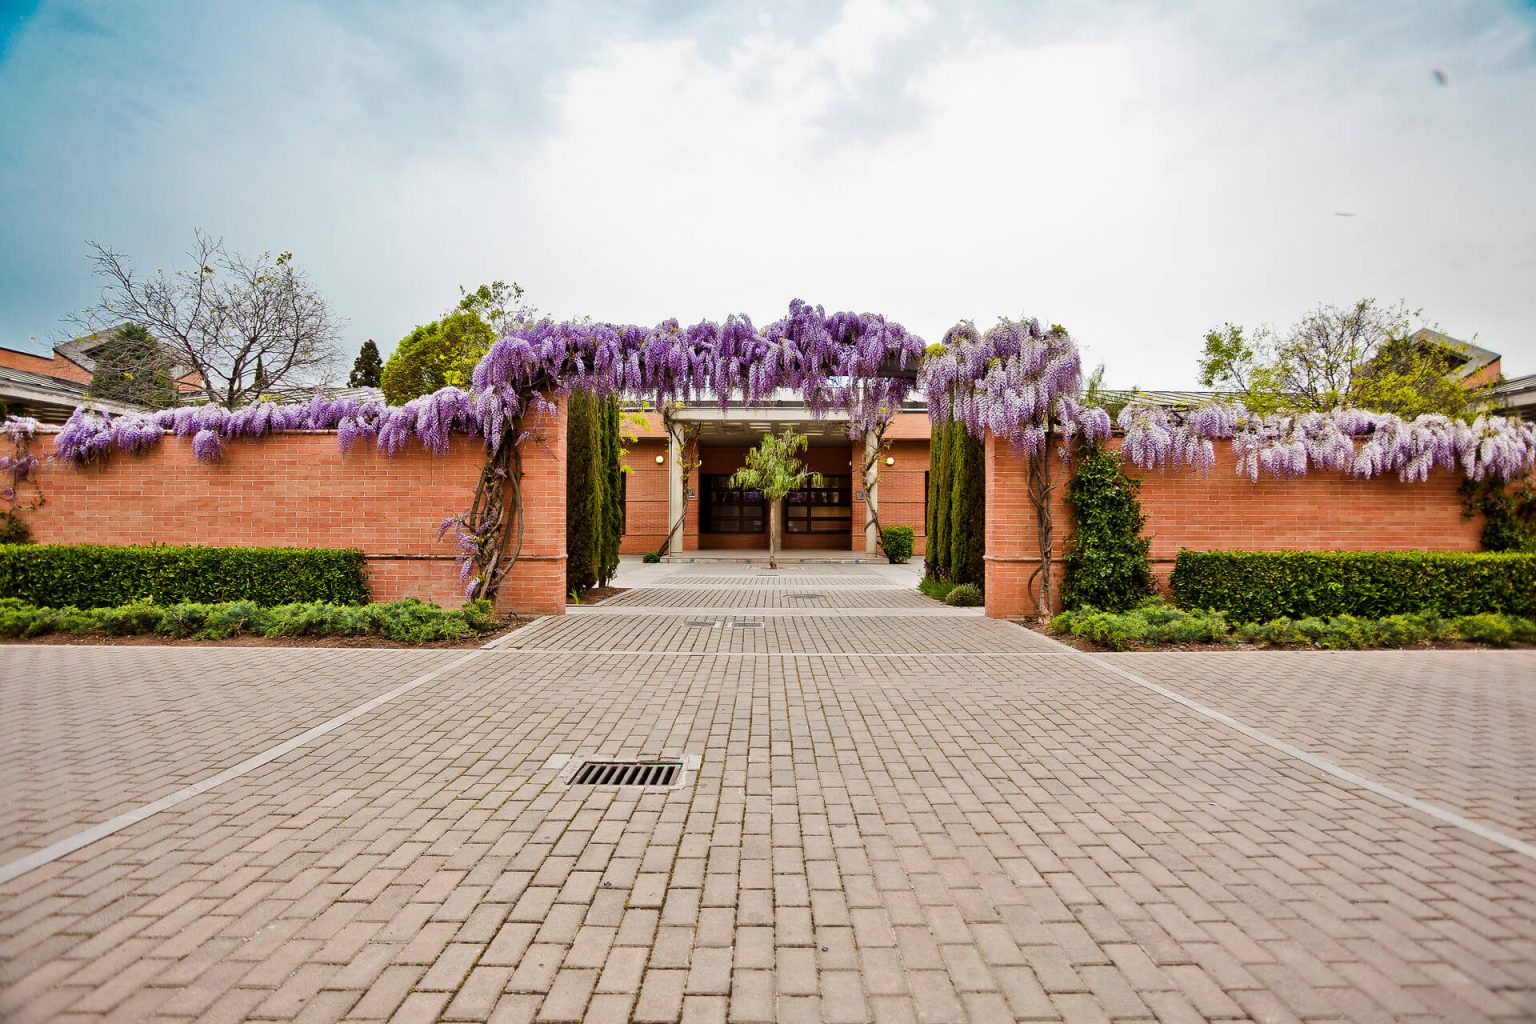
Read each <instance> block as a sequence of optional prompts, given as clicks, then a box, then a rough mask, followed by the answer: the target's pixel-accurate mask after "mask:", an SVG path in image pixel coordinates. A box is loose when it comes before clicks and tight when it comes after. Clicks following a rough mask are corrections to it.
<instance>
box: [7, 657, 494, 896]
mask: <svg viewBox="0 0 1536 1024" xmlns="http://www.w3.org/2000/svg"><path fill="white" fill-rule="evenodd" d="M484 653H485V648H482V647H476V648H474V649H472V650H469V651H466V652H465V653H464V654H461V655H460V656H459V657H457V658H455V659H453V660H452V661H450V662H448V663H447V664H445V665H440V666H439V667H437V668H435V669H433V670H432V671H431V672H426V673H423V674H422V675H419V676H417V677H416V678H414V679H412V680H410V681H409V682H405V683H401V684H400V685H399V686H397V687H395V688H394V689H393V690H390V691H389V692H388V693H381V694H379V695H378V696H377V697H374V698H372V699H371V700H366V701H364V702H363V703H361V704H359V705H357V707H355V708H352V709H351V710H348V711H343V712H342V713H341V714H339V715H337V716H336V717H335V718H331V719H327V720H326V721H324V722H321V723H320V724H319V725H317V726H315V727H314V728H312V729H306V730H304V731H303V732H301V733H299V734H298V735H297V736H294V737H292V738H291V739H287V740H284V741H283V742H282V743H279V744H278V745H277V746H275V747H269V748H267V749H266V750H263V751H262V752H261V753H259V754H257V755H255V756H254V757H248V758H246V759H245V760H244V761H241V762H240V763H239V764H237V765H235V766H233V767H231V768H226V769H224V770H223V771H221V772H219V773H218V774H217V775H210V776H208V777H207V778H206V779H203V780H201V781H199V782H194V783H192V785H190V786H183V787H182V788H181V789H178V790H177V791H176V792H174V793H172V794H170V795H169V796H163V797H161V798H160V799H159V800H155V801H152V802H150V803H147V804H144V805H143V806H142V807H135V808H134V809H133V810H131V811H126V812H124V813H122V814H119V815H118V816H117V817H115V818H109V819H107V820H106V821H104V822H102V823H101V824H99V825H93V826H91V827H90V828H88V829H86V830H85V831H83V832H76V833H75V834H74V835H72V836H69V837H67V838H64V839H60V840H59V841H58V842H56V843H51V844H49V845H48V846H45V847H43V848H42V849H41V850H36V851H33V852H32V853H29V854H27V855H26V856H25V857H23V858H21V859H20V860H13V861H11V862H10V863H9V864H0V885H4V884H5V883H6V882H9V881H11V880H12V879H14V878H19V877H21V876H22V875H24V874H26V873H27V872H28V871H35V870H37V869H38V868H40V867H42V866H43V865H45V864H51V863H52V862H53V861H56V860H58V859H59V858H60V857H63V856H66V855H68V854H71V853H74V852H75V851H76V850H79V849H82V848H84V847H87V846H89V845H91V844H92V843H94V842H97V841H98V840H101V839H105V838H106V837H107V836H110V835H112V834H113V833H116V832H121V831H122V830H123V829H125V828H127V827H128V826H130V825H136V824H138V823H139V822H141V821H143V820H144V819H145V818H148V817H151V816H153V815H156V814H159V813H160V812H161V811H166V810H170V809H171V808H172V807H175V806H176V805H177V804H181V803H185V802H186V801H188V800H190V799H192V798H193V797H195V796H198V795H199V794H202V793H206V792H208V791H209V790H210V789H213V788H214V787H215V786H222V785H223V784H224V783H226V782H229V781H231V780H233V779H238V778H240V776H242V775H249V774H250V773H251V772H253V771H255V770H256V769H258V768H260V767H262V766H263V765H267V764H271V763H272V762H273V761H275V760H277V759H278V758H280V757H282V756H283V755H284V754H286V753H289V752H290V751H293V750H296V749H298V748H299V747H302V746H304V744H306V743H309V742H310V741H311V740H317V739H319V738H320V737H321V736H324V735H326V734H327V733H331V732H335V731H336V730H337V729H340V728H341V727H342V726H344V725H346V724H347V723H348V722H350V721H352V720H353V719H355V718H358V717H360V716H362V715H366V714H367V713H368V712H370V711H372V710H373V709H374V708H376V707H378V706H379V705H381V704H387V703H389V702H390V701H392V700H394V699H395V698H396V697H400V696H403V695H404V694H407V693H410V692H411V691H412V690H414V689H416V688H417V687H418V686H424V685H425V684H427V683H430V682H431V681H432V680H434V679H436V678H437V677H438V676H440V675H442V674H443V673H444V672H448V671H450V670H451V669H455V668H458V667H459V666H460V665H462V664H464V663H465V662H466V661H469V660H470V659H471V658H474V657H476V656H477V655H480V654H484Z"/></svg>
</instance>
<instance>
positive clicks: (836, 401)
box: [472, 299, 923, 430]
mask: <svg viewBox="0 0 1536 1024" xmlns="http://www.w3.org/2000/svg"><path fill="white" fill-rule="evenodd" d="M922 355H923V340H922V339H921V338H919V337H917V336H916V335H914V334H910V333H909V332H908V331H907V330H906V329H905V328H903V327H902V326H901V325H900V324H897V323H893V322H891V321H889V320H886V319H885V318H884V317H882V316H879V315H876V314H870V313H865V314H858V313H834V314H832V315H830V316H828V315H827V314H826V313H825V312H824V311H823V310H822V308H821V307H820V306H812V305H809V304H808V303H805V302H801V301H800V300H798V299H797V300H795V301H794V302H792V303H790V307H789V315H787V316H785V317H783V318H782V319H779V320H776V321H774V322H773V323H771V324H769V325H768V326H767V327H766V328H764V329H763V330H761V331H759V330H758V329H757V328H756V327H754V326H753V324H752V321H751V320H750V319H749V318H747V317H745V316H731V317H727V318H726V319H725V321H724V322H723V323H716V322H714V321H711V320H703V321H700V322H699V323H696V324H693V325H692V326H690V327H682V326H680V325H679V324H678V323H677V321H675V320H667V321H664V322H663V323H661V324H658V325H657V326H656V327H653V328H650V329H645V328H641V327H635V326H632V325H628V326H626V325H616V324H604V323H572V322H556V321H550V320H544V321H540V322H538V323H535V324H531V325H526V326H522V327H519V328H517V329H515V330H513V331H511V332H509V333H508V334H507V335H506V336H504V337H503V338H501V340H499V341H498V342H496V344H495V345H493V346H492V347H491V350H490V351H489V352H487V353H486V355H485V358H484V359H482V360H481V361H480V364H479V365H478V366H477V367H476V368H475V373H474V378H473V385H472V390H473V392H474V393H475V395H476V396H477V397H476V401H477V402H478V403H479V408H480V412H481V415H482V416H483V417H484V418H485V420H486V421H487V423H488V424H489V423H494V422H496V421H497V419H498V417H499V416H500V415H501V414H502V413H501V410H500V409H499V408H498V407H499V406H500V405H502V404H505V405H507V406H508V407H515V406H516V404H517V403H518V401H519V396H521V395H526V394H529V393H530V392H533V391H537V390H538V387H539V385H540V383H541V382H549V381H555V382H558V383H559V384H560V385H561V386H565V387H572V388H577V389H580V390H583V391H587V392H590V393H592V394H595V395H599V396H604V395H612V394H626V395H630V396H632V397H638V398H646V399H650V400H652V401H655V402H656V403H657V404H658V405H662V404H667V403H670V402H675V401H688V400H693V399H698V398H702V397H704V396H712V397H713V398H714V399H715V400H716V401H718V402H719V403H720V405H721V407H722V408H724V407H725V406H728V405H730V404H731V403H732V402H739V403H740V404H742V405H746V406H753V405H757V404H760V403H761V402H763V401H766V400H768V399H770V398H772V397H773V396H774V394H775V392H777V391H778V390H779V389H781V388H785V389H791V390H794V391H798V392H799V393H800V394H801V395H802V396H803V397H804V399H805V402H806V404H807V405H808V406H809V407H810V409H811V411H812V412H813V413H815V414H817V415H826V414H829V413H833V412H845V413H847V414H848V415H849V417H850V420H852V421H853V423H852V427H853V429H855V430H858V429H860V428H862V427H864V426H867V425H872V422H873V419H874V418H875V417H876V416H877V415H878V412H879V410H880V409H881V408H885V407H893V406H894V407H899V406H900V404H901V402H902V401H903V400H904V399H905V398H906V396H907V394H908V392H909V391H910V390H911V387H912V381H911V380H909V379H903V378H901V377H890V376H885V375H884V374H883V373H882V367H883V366H885V365H887V364H892V365H894V366H896V367H898V368H902V369H905V368H907V367H909V366H910V367H911V368H913V369H914V370H915V368H916V366H917V364H918V362H919V361H920V360H921V359H922Z"/></svg>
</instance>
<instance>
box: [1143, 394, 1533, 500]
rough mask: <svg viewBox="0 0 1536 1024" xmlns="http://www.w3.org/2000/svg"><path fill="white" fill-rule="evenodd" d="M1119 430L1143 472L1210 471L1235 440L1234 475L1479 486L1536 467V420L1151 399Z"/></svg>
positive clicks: (1252, 478) (1517, 475) (1511, 477)
mask: <svg viewBox="0 0 1536 1024" xmlns="http://www.w3.org/2000/svg"><path fill="white" fill-rule="evenodd" d="M1119 425H1120V427H1121V429H1123V430H1124V431H1125V443H1124V446H1123V448H1122V450H1123V451H1124V452H1125V455H1126V457H1127V458H1129V459H1130V460H1131V462H1132V464H1134V465H1136V466H1139V467H1140V468H1142V469H1171V468H1176V467H1178V466H1179V465H1181V464H1182V465H1186V466H1190V467H1192V468H1194V469H1195V470H1197V471H1200V472H1205V471H1209V470H1210V469H1212V468H1213V467H1214V466H1215V465H1216V449H1215V442H1216V441H1227V440H1229V441H1231V443H1232V451H1233V453H1234V454H1235V455H1236V457H1237V472H1238V474H1239V475H1242V476H1246V477H1248V478H1249V479H1250V480H1258V479H1259V477H1260V476H1261V475H1263V476H1272V477H1279V478H1287V477H1297V476H1302V475H1304V474H1305V473H1307V472H1308V471H1309V470H1313V469H1320V470H1330V471H1334V472H1341V473H1345V474H1347V475H1349V476H1353V477H1361V478H1364V479H1369V478H1371V477H1376V476H1382V475H1384V474H1387V473H1396V474H1397V476H1398V478H1399V479H1401V480H1403V481H1405V482H1412V481H1423V480H1425V479H1427V478H1428V477H1429V473H1430V470H1432V469H1435V468H1437V467H1438V468H1441V469H1449V470H1455V469H1459V470H1460V471H1461V472H1462V473H1464V474H1465V475H1466V476H1467V477H1469V478H1470V479H1473V480H1482V479H1484V478H1486V477H1498V478H1502V479H1506V480H1510V479H1515V478H1516V477H1519V476H1521V475H1524V474H1526V473H1529V472H1531V471H1532V470H1533V469H1536V424H1531V423H1523V422H1521V421H1520V420H1516V419H1509V418H1506V417H1503V416H1490V415H1483V416H1479V417H1477V419H1475V420H1473V421H1472V422H1471V423H1465V422H1461V421H1457V420H1452V419H1450V418H1448V417H1446V416H1441V415H1438V414H1427V415H1423V416H1418V417H1415V418H1414V419H1412V420H1405V419H1403V418H1402V417H1400V416H1396V415H1394V414H1392V413H1379V412H1368V411H1366V410H1363V409H1335V410H1332V411H1330V412H1303V413H1275V414H1271V415H1267V416H1260V415H1257V414H1255V413H1250V412H1249V411H1248V410H1247V409H1245V408H1244V407H1243V405H1242V403H1241V402H1221V401H1218V402H1211V403H1208V404H1206V405H1203V406H1199V407H1198V408H1195V409H1192V410H1190V411H1188V412H1183V413H1181V412H1177V411H1175V410H1171V409H1168V408H1165V407H1162V406H1156V405H1150V404H1145V403H1132V404H1131V405H1127V406H1126V407H1125V409H1124V410H1122V411H1121V413H1120V418H1119Z"/></svg>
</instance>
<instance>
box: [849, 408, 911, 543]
mask: <svg viewBox="0 0 1536 1024" xmlns="http://www.w3.org/2000/svg"><path fill="white" fill-rule="evenodd" d="M926 419H927V418H926V417H924V422H925V423H926ZM863 450H864V446H863V445H862V444H855V445H854V446H853V456H854V458H855V459H857V460H858V461H857V463H856V464H855V465H856V467H862V466H863V465H864V460H863V457H862V456H863ZM887 457H889V458H893V459H895V460H896V463H895V465H892V466H887V465H886V464H885V460H886V458H887ZM927 472H928V435H927V434H926V433H924V434H923V436H922V437H921V439H902V440H897V441H890V442H887V443H886V447H885V451H884V452H883V453H882V454H881V456H880V491H879V497H880V525H881V526H910V527H912V530H913V532H914V534H915V535H916V536H915V537H914V538H913V541H912V551H913V554H914V555H915V556H919V557H920V556H921V555H922V554H923V553H924V552H925V551H927V550H928V544H927V540H928V535H927V533H926V531H925V529H924V526H925V523H924V520H925V519H926V518H927V516H926V510H927V507H928V490H927V486H928V485H927V483H926V474H927ZM855 473H857V468H856V469H855ZM853 486H854V488H855V490H854V494H855V495H857V494H858V493H859V492H858V488H861V487H862V486H863V484H862V483H861V482H860V481H858V480H855V481H854V484H853ZM868 522H869V513H868V510H867V508H866V505H865V503H864V502H863V501H862V500H859V499H857V498H855V500H854V503H853V536H852V538H851V540H852V541H853V549H854V550H855V551H863V550H864V528H865V526H866V525H867V524H868Z"/></svg>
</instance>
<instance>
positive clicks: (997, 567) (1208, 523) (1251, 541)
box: [986, 437, 1482, 618]
mask: <svg viewBox="0 0 1536 1024" xmlns="http://www.w3.org/2000/svg"><path fill="white" fill-rule="evenodd" d="M1111 446H1112V447H1118V446H1119V439H1116V440H1114V441H1112V442H1111ZM1235 465H1236V463H1235V460H1234V458H1233V455H1232V449H1231V447H1230V446H1229V445H1227V444H1225V443H1219V444H1217V446H1216V468H1215V469H1214V470H1212V471H1211V472H1210V473H1209V474H1206V475H1199V474H1196V473H1193V472H1191V471H1189V470H1187V469H1181V470H1178V471H1176V472H1168V473H1159V472H1157V471H1152V472H1143V471H1141V470H1138V469H1136V468H1134V467H1131V466H1127V472H1128V473H1129V475H1131V476H1133V477H1137V478H1139V479H1141V480H1142V481H1143V482H1142V487H1141V492H1140V500H1141V508H1142V511H1143V512H1144V513H1145V514H1146V516H1147V525H1146V533H1147V534H1148V535H1149V536H1151V538H1152V548H1151V556H1152V568H1153V571H1154V572H1155V573H1156V574H1157V576H1158V580H1159V584H1160V585H1165V584H1166V581H1167V576H1168V573H1169V572H1170V571H1171V570H1172V569H1173V560H1174V557H1175V556H1176V555H1177V554H1178V552H1179V549H1180V548H1191V549H1195V550H1258V551H1276V550H1287V549H1291V550H1302V551H1372V550H1381V551H1392V550H1415V549H1416V550H1430V551H1477V550H1479V549H1480V547H1481V545H1480V542H1479V534H1480V532H1481V530H1482V522H1481V520H1480V519H1469V518H1465V517H1463V515H1462V510H1461V501H1460V499H1459V497H1458V496H1457V494H1456V488H1457V486H1458V485H1459V484H1460V483H1461V477H1460V475H1459V474H1453V473H1448V472H1444V471H1441V470H1436V471H1435V472H1434V474H1433V475H1431V477H1430V478H1429V480H1428V481H1426V482H1425V483H1414V484H1405V483H1401V482H1399V481H1398V479H1397V478H1396V477H1395V476H1389V477H1385V478H1377V479H1375V480H1357V479H1353V478H1350V477H1346V476H1344V475H1343V474H1341V473H1311V474H1308V475H1307V476H1305V477H1301V478H1299V479H1295V480H1274V479H1268V478H1265V479H1261V480H1260V481H1259V482H1258V483H1253V482H1251V481H1249V480H1248V478H1247V477H1239V476H1237V474H1236V472H1235ZM1025 470H1026V465H1025V460H1024V459H1022V458H1020V457H1018V456H1016V455H1014V454H1013V452H1012V451H1011V450H1010V449H1009V446H1008V443H1007V442H1006V441H1003V442H998V441H996V440H995V439H993V438H990V437H989V438H988V439H987V490H986V493H987V555H986V560H987V563H986V597H987V614H988V615H991V616H994V617H1000V618H1009V617H1017V616H1029V615H1035V614H1038V612H1037V609H1036V608H1035V606H1034V604H1033V603H1032V602H1031V601H1030V600H1029V597H1028V595H1027V593H1026V590H1025V581H1026V579H1027V578H1028V576H1029V574H1030V573H1031V572H1033V571H1034V570H1035V568H1036V566H1038V565H1039V564H1040V555H1039V544H1038V541H1037V539H1036V538H1037V533H1036V522H1035V510H1034V506H1032V505H1031V504H1030V502H1029V496H1028V494H1027V492H1026V490H1025V484H1026V477H1025ZM1069 477H1070V470H1067V469H1064V468H1063V467H1062V465H1061V463H1060V460H1059V459H1058V460H1055V461H1054V463H1053V465H1052V478H1053V480H1054V482H1055V483H1056V484H1057V487H1056V490H1055V492H1054V503H1053V516H1054V529H1053V534H1052V540H1053V545H1052V548H1053V554H1052V572H1053V579H1054V580H1055V582H1056V597H1057V608H1056V609H1053V610H1057V611H1059V610H1060V595H1061V574H1062V564H1061V558H1062V554H1063V552H1064V546H1065V544H1066V542H1067V540H1068V538H1069V537H1070V536H1071V533H1072V518H1071V512H1070V509H1069V508H1068V507H1067V505H1066V501H1065V497H1066V489H1067V481H1068V479H1069Z"/></svg>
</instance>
